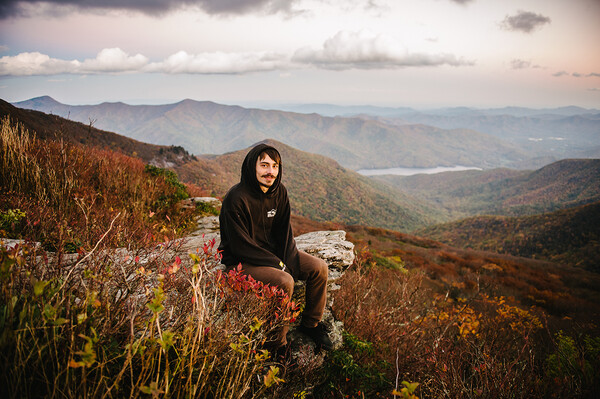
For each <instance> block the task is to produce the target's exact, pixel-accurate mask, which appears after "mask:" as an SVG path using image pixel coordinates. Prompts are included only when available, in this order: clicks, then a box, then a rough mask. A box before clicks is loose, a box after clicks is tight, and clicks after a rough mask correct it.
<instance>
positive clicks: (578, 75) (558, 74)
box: [552, 71, 600, 78]
mask: <svg viewBox="0 0 600 399" xmlns="http://www.w3.org/2000/svg"><path fill="white" fill-rule="evenodd" d="M569 75H570V76H573V77H574V78H599V77H600V73H598V72H592V73H588V74H587V75H586V74H583V73H580V72H573V73H569V72H567V71H558V72H556V73H554V74H552V76H554V77H557V78H558V77H561V76H569Z"/></svg>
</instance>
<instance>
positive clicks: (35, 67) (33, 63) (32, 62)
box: [0, 48, 148, 76]
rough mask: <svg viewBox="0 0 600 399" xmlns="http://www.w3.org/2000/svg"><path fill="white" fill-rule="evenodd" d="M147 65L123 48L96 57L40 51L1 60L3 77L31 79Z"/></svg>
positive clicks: (121, 70)
mask: <svg viewBox="0 0 600 399" xmlns="http://www.w3.org/2000/svg"><path fill="white" fill-rule="evenodd" d="M147 64H148V59H147V58H146V57H144V56H143V55H141V54H137V55H134V56H130V55H128V54H127V53H125V52H124V51H123V50H121V49H120V48H111V49H104V50H102V51H100V52H99V53H98V55H97V56H96V58H93V59H86V60H84V61H83V62H82V61H78V60H70V61H69V60H60V59H57V58H51V57H50V56H48V55H46V54H42V53H39V52H33V53H21V54H18V55H15V56H4V57H1V58H0V76H32V75H60V74H86V73H122V72H134V71H139V70H140V69H142V68H143V67H144V66H146V65H147Z"/></svg>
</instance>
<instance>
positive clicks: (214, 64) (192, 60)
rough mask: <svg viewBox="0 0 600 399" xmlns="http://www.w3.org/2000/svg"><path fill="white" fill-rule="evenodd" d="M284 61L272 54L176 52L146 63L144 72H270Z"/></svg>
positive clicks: (281, 57) (285, 60) (283, 64)
mask: <svg viewBox="0 0 600 399" xmlns="http://www.w3.org/2000/svg"><path fill="white" fill-rule="evenodd" d="M286 64H287V58H286V57H285V56H283V55H279V54H275V53H266V52H262V53H224V52H214V53H201V54H196V55H194V54H188V53H186V52H185V51H179V52H177V53H175V54H173V55H171V56H169V57H168V58H167V59H165V60H164V61H161V62H155V63H151V64H149V65H148V66H147V67H146V68H144V71H145V72H162V73H168V74H179V73H188V74H243V73H248V72H258V71H272V70H275V69H281V68H283V67H284V66H285V65H286Z"/></svg>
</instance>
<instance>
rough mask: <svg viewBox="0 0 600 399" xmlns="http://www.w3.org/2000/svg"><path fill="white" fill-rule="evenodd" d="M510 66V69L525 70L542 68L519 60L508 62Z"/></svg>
mask: <svg viewBox="0 0 600 399" xmlns="http://www.w3.org/2000/svg"><path fill="white" fill-rule="evenodd" d="M510 66H511V68H512V69H527V68H534V69H538V68H542V66H540V65H538V64H532V63H531V61H528V60H521V59H518V58H515V59H513V60H512V61H511V62H510Z"/></svg>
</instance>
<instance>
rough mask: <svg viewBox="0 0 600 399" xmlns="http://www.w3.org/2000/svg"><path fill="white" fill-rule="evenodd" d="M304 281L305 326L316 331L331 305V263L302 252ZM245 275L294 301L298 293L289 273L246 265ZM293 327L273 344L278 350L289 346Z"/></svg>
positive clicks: (243, 266)
mask: <svg viewBox="0 0 600 399" xmlns="http://www.w3.org/2000/svg"><path fill="white" fill-rule="evenodd" d="M299 255H300V256H299V258H300V259H299V260H300V262H299V265H300V266H299V268H300V271H299V275H298V278H299V279H300V280H306V298H305V301H306V304H305V306H304V311H303V313H302V321H301V324H302V325H304V326H305V327H315V326H316V325H317V324H318V323H319V321H321V318H322V317H323V311H324V310H325V303H326V302H327V274H328V271H329V269H328V267H327V263H325V261H324V260H323V259H320V258H317V257H315V256H312V255H309V254H307V253H306V252H303V251H299ZM242 271H243V272H244V273H247V274H249V275H250V276H252V277H253V278H254V279H255V280H258V281H262V282H263V283H265V284H270V285H271V286H275V287H278V288H280V289H283V290H284V291H285V292H286V293H287V294H288V295H289V296H290V298H291V297H292V294H293V292H294V278H293V277H292V276H291V275H290V274H289V273H288V272H287V271H283V270H279V269H275V268H274V267H265V266H253V265H248V264H245V263H242ZM288 329H289V327H288V326H287V325H286V326H285V327H284V328H283V329H282V331H281V332H280V333H279V334H278V336H277V337H276V338H275V340H274V341H273V343H272V345H273V346H274V347H279V346H283V345H285V344H286V343H287V339H286V335H287V332H288Z"/></svg>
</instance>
